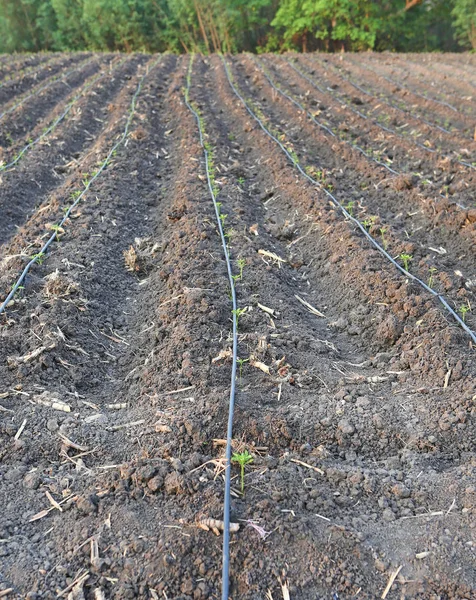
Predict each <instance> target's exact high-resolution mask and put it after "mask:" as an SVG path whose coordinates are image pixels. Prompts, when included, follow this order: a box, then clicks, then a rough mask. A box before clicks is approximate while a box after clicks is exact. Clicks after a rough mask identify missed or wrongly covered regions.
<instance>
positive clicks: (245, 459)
mask: <svg viewBox="0 0 476 600" xmlns="http://www.w3.org/2000/svg"><path fill="white" fill-rule="evenodd" d="M231 460H232V462H236V463H238V464H239V465H240V480H241V493H242V494H244V493H245V466H246V465H249V464H250V463H252V462H253V456H252V455H251V454H250V453H249V452H248V450H244V451H243V452H239V453H238V452H234V453H233V456H232V457H231Z"/></svg>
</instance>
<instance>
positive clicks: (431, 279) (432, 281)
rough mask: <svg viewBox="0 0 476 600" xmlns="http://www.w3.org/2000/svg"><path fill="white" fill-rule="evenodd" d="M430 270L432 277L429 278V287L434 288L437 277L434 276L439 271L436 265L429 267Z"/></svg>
mask: <svg viewBox="0 0 476 600" xmlns="http://www.w3.org/2000/svg"><path fill="white" fill-rule="evenodd" d="M428 270H429V271H430V277H429V278H428V287H430V288H432V287H433V284H434V283H435V278H434V277H433V274H434V273H436V272H437V270H438V269H437V268H436V267H430V268H429V269H428Z"/></svg>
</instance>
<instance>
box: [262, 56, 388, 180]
mask: <svg viewBox="0 0 476 600" xmlns="http://www.w3.org/2000/svg"><path fill="white" fill-rule="evenodd" d="M253 58H254V57H253ZM254 61H255V63H256V64H257V65H258V66H259V67H261V70H262V73H263V75H264V76H265V77H266V79H267V80H268V82H269V84H270V86H271V87H272V88H273V89H274V90H276V91H277V92H278V93H279V94H281V95H282V96H284V97H285V98H287V99H288V100H289V101H290V102H292V103H293V104H294V105H295V106H297V107H298V108H299V109H300V110H302V112H303V113H304V114H306V115H307V116H308V118H309V119H311V121H312V122H313V123H314V124H315V125H317V126H318V127H320V128H322V129H324V130H325V131H327V133H329V134H330V135H331V136H332V137H333V138H335V139H336V140H338V141H341V142H343V143H344V144H348V145H349V146H350V147H351V148H353V149H354V150H357V151H358V152H360V153H361V154H363V156H365V157H366V158H367V159H368V160H371V161H373V162H374V163H375V164H377V165H380V166H381V167H383V168H384V169H387V171H388V172H389V173H392V174H393V175H398V174H399V173H398V172H397V171H394V170H393V169H392V168H391V167H389V166H388V165H386V164H385V163H383V162H380V161H379V160H377V159H376V158H374V157H373V156H370V155H369V154H367V152H365V150H364V149H363V148H361V147H360V146H357V144H353V143H352V142H349V141H348V140H343V139H341V138H339V137H338V136H337V135H336V134H335V133H334V132H333V131H332V130H331V129H329V128H328V127H326V126H325V125H322V123H319V121H318V120H317V119H316V118H315V117H314V115H313V114H312V113H311V112H309V111H308V110H307V109H306V108H305V107H304V106H303V105H302V104H300V103H299V102H298V101H297V100H296V99H294V98H293V97H292V96H290V95H289V94H287V93H286V92H284V91H283V90H282V89H281V88H279V87H278V86H277V85H276V84H275V83H273V81H272V79H271V77H270V76H269V75H268V73H267V72H266V71H265V68H264V66H263V65H262V63H261V62H260V61H259V60H258V59H256V58H254Z"/></svg>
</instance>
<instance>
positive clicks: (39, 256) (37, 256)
mask: <svg viewBox="0 0 476 600" xmlns="http://www.w3.org/2000/svg"><path fill="white" fill-rule="evenodd" d="M30 258H31V260H36V262H37V263H38V264H39V265H42V264H43V262H44V260H45V253H44V252H38V254H32V255H31V256H30Z"/></svg>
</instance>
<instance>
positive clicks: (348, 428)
mask: <svg viewBox="0 0 476 600" xmlns="http://www.w3.org/2000/svg"><path fill="white" fill-rule="evenodd" d="M337 427H338V429H339V430H340V431H341V432H342V433H343V434H344V435H352V434H353V433H355V427H354V426H353V425H352V423H351V422H350V421H348V420H347V419H342V420H341V421H339V423H338V424H337Z"/></svg>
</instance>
